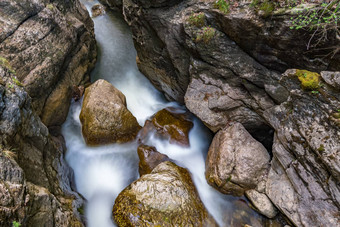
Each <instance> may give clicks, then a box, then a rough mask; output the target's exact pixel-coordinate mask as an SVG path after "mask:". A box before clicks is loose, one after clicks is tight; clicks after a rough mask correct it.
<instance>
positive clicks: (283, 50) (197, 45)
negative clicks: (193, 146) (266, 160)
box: [102, 0, 340, 226]
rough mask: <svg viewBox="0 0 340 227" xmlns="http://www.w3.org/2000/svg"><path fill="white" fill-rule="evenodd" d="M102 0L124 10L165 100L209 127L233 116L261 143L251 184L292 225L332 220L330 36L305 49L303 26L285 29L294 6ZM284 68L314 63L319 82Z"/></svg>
mask: <svg viewBox="0 0 340 227" xmlns="http://www.w3.org/2000/svg"><path fill="white" fill-rule="evenodd" d="M102 2H103V3H104V4H107V5H109V6H111V7H118V8H119V9H120V10H121V11H122V13H123V15H124V17H125V20H126V21H127V23H128V24H129V25H130V27H131V30H132V32H133V38H134V43H135V47H136V49H137V55H138V58H137V63H138V66H139V69H140V71H141V72H143V73H144V75H146V76H147V77H148V78H149V79H150V81H151V82H152V83H153V84H154V85H155V86H156V87H157V88H158V89H159V90H161V91H163V92H164V93H165V95H166V96H167V98H168V99H170V100H177V101H179V102H182V103H185V105H186V107H187V108H188V109H189V110H190V111H191V112H192V113H194V114H195V115H196V116H197V117H198V118H199V119H201V120H202V121H203V123H204V124H205V125H206V126H207V127H208V128H210V129H211V130H212V131H213V132H218V131H219V130H221V129H223V128H224V127H226V125H227V124H228V123H229V122H233V121H236V122H240V123H242V124H243V125H244V127H245V128H246V129H247V130H248V131H249V132H250V133H251V134H252V135H253V136H254V137H255V138H256V139H257V140H259V141H261V142H262V143H263V144H264V145H265V147H266V148H267V149H268V150H269V151H270V152H271V161H270V167H269V170H268V171H269V173H268V176H267V178H266V180H265V183H264V185H263V186H262V187H261V188H257V190H259V192H261V193H264V194H266V195H267V196H268V198H269V199H270V200H271V202H272V203H273V204H274V205H275V206H276V207H277V208H278V209H279V210H280V211H281V212H282V213H284V214H285V215H286V216H287V217H288V218H289V219H290V220H291V221H292V223H293V224H294V225H296V226H315V225H317V226H334V225H336V223H339V216H338V211H339V208H340V203H339V199H338V198H339V192H340V185H339V183H338V182H339V177H340V156H339V152H340V140H339V138H340V135H339V114H338V111H339V107H340V102H339V101H340V97H339V89H340V87H339V84H340V75H339V72H336V71H339V69H340V68H339V65H340V64H339V62H340V55H339V53H336V54H335V55H334V56H331V55H329V52H327V48H332V47H334V46H339V40H338V39H337V38H336V36H330V37H329V40H328V42H326V43H321V44H320V47H319V48H316V49H311V50H310V51H306V43H307V42H308V40H309V37H310V35H311V34H310V33H308V32H306V31H302V30H292V29H290V28H289V27H290V26H291V24H290V21H291V19H290V17H291V16H292V13H293V12H294V10H296V9H294V8H293V9H288V8H287V9H284V10H282V9H279V10H274V11H273V12H271V14H270V15H264V14H263V12H262V13H261V12H260V11H259V10H258V9H256V7H255V8H254V7H252V6H250V3H251V2H250V1H242V2H239V4H231V5H230V8H229V11H228V12H227V13H225V12H222V11H221V10H219V9H215V7H214V2H215V1H198V0H187V1H178V0H177V1H176V0H174V1H162V0H155V1H143V0H123V1H110V0H105V1H104V0H103V1H102ZM328 50H329V49H328ZM291 68H295V69H307V70H310V71H315V72H319V73H320V72H321V75H319V74H315V75H316V77H315V78H316V80H317V81H318V84H317V86H316V87H308V86H305V84H304V83H305V82H306V81H305V80H304V78H309V76H310V74H309V73H310V72H308V71H301V70H295V69H291ZM288 69H289V70H288ZM311 75H314V74H311ZM311 78H312V77H311ZM313 78H314V77H313ZM319 81H320V83H319ZM273 133H274V136H273ZM268 139H269V141H268ZM231 181H232V179H231Z"/></svg>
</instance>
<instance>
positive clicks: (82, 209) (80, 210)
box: [77, 205, 85, 215]
mask: <svg viewBox="0 0 340 227" xmlns="http://www.w3.org/2000/svg"><path fill="white" fill-rule="evenodd" d="M77 211H78V212H79V214H81V215H84V214H85V212H84V205H82V206H81V207H78V209H77Z"/></svg>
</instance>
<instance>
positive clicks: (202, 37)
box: [196, 26, 216, 43]
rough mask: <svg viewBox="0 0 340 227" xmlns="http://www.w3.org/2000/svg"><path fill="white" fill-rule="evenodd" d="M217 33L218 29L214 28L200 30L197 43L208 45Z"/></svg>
mask: <svg viewBox="0 0 340 227" xmlns="http://www.w3.org/2000/svg"><path fill="white" fill-rule="evenodd" d="M215 33H216V29H215V28H212V27H210V26H209V27H203V28H202V29H201V30H199V31H198V32H197V34H196V42H202V41H203V42H204V43H208V42H209V41H210V40H211V39H212V38H213V37H214V36H215Z"/></svg>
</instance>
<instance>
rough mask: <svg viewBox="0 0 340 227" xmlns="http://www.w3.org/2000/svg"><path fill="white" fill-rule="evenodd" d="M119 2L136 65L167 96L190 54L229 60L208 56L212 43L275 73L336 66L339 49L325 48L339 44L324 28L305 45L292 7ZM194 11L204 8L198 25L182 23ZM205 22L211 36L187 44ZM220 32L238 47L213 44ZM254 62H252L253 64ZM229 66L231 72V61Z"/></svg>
mask: <svg viewBox="0 0 340 227" xmlns="http://www.w3.org/2000/svg"><path fill="white" fill-rule="evenodd" d="M103 1H105V2H107V3H108V5H111V6H113V7H114V6H116V5H117V3H116V2H117V0H103ZM119 2H120V3H119V8H122V11H123V12H124V18H125V20H126V21H127V22H128V24H129V25H130V27H131V30H132V33H133V37H134V42H135V47H136V49H137V54H138V57H139V59H140V64H138V67H139V69H140V70H141V72H142V73H143V74H144V75H146V76H147V77H148V78H149V79H150V81H151V82H152V83H153V84H154V85H155V86H156V87H157V88H158V89H159V90H161V91H163V92H164V93H165V94H166V96H167V98H169V99H171V100H174V99H175V100H177V101H180V102H183V96H184V94H185V91H186V87H187V86H188V83H189V82H190V79H191V78H192V76H191V74H190V72H189V70H190V68H191V66H193V65H194V64H192V60H205V59H206V58H207V57H209V58H211V60H212V61H214V66H216V68H219V65H222V66H223V65H224V64H227V63H228V62H229V61H228V60H227V59H223V58H214V56H213V55H214V54H216V49H217V53H219V52H222V55H232V59H233V60H232V62H238V63H241V64H242V63H243V62H242V61H239V60H240V58H239V55H238V53H245V54H246V55H247V56H249V57H250V58H252V59H253V60H254V62H256V63H260V65H262V66H265V67H266V68H268V69H270V70H272V71H279V72H280V73H282V72H284V71H285V70H286V69H288V68H301V69H307V70H311V71H318V72H319V71H322V70H330V71H332V70H340V66H339V64H338V62H339V59H340V54H339V52H337V53H336V54H335V55H334V56H333V57H331V56H332V54H330V52H331V51H330V50H333V49H334V47H336V46H338V44H339V43H338V42H339V41H338V39H337V38H336V36H335V34H329V40H328V41H327V42H320V43H319V48H310V49H309V50H308V51H307V49H306V45H307V43H308V41H309V40H310V36H311V33H310V32H308V31H305V30H302V29H298V30H296V29H290V26H291V17H295V15H296V13H295V12H294V11H293V10H289V9H288V7H287V9H283V8H282V9H277V11H275V10H274V11H273V12H272V14H271V15H270V16H267V14H265V15H266V16H262V15H261V10H259V7H260V5H261V4H260V3H258V4H257V5H254V4H251V2H250V1H243V2H238V3H237V5H236V4H235V5H234V4H231V6H230V7H231V8H232V10H230V11H229V12H228V13H223V12H221V11H220V10H217V9H215V7H214V6H213V4H214V2H213V1H199V0H190V1H185V2H183V1H176V0H174V1H163V0H154V1H144V0H126V1H123V3H121V1H119ZM121 4H122V5H123V6H122V7H121V6H120V5H121ZM198 12H202V13H204V15H205V18H206V20H205V24H204V25H203V26H202V27H195V26H192V25H190V23H188V21H189V20H188V18H189V17H190V16H191V15H193V14H194V13H198ZM188 25H190V26H188ZM209 26H211V27H212V28H213V29H215V30H216V34H215V36H214V37H213V38H211V42H209V43H203V44H202V43H201V44H200V43H197V45H196V43H195V44H194V45H192V43H193V42H195V41H196V40H197V39H196V38H197V37H196V36H197V35H196V34H202V33H204V32H203V28H204V27H209ZM188 27H194V28H193V29H191V30H192V31H193V32H188V29H187V28H188ZM244 31H246V32H244ZM220 34H225V37H228V38H224V37H223V39H226V40H225V41H227V40H230V41H231V42H232V43H233V46H235V47H238V48H239V52H238V53H229V52H228V51H225V49H224V48H221V49H220V50H219V49H218V48H219V45H220V44H219V42H216V43H215V42H214V40H215V39H216V38H218V39H219V38H220V37H219V36H220ZM245 34H246V35H245ZM315 40H316V39H315ZM312 41H314V40H312ZM314 44H315V43H314ZM207 45H209V48H205V49H206V51H205V53H203V54H202V52H201V50H200V48H201V47H200V46H207ZM332 47H333V49H332ZM206 53H208V55H205V54H206ZM212 53H213V54H212ZM320 56H324V57H320ZM246 64H247V65H248V62H246ZM217 65H218V66H217ZM248 66H253V65H251V64H250V65H248ZM254 68H257V66H256V64H255V65H254ZM230 69H231V70H232V71H235V72H237V70H235V69H237V67H233V68H230ZM239 69H243V67H239ZM211 74H212V75H213V73H211ZM236 74H237V73H236ZM215 75H216V74H215ZM220 75H222V74H219V76H220Z"/></svg>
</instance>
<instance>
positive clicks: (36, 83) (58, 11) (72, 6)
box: [0, 0, 97, 127]
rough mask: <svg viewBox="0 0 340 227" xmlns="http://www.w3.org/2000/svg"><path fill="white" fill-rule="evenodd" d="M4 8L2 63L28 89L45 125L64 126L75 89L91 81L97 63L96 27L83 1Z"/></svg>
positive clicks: (31, 1) (8, 1)
mask: <svg viewBox="0 0 340 227" xmlns="http://www.w3.org/2000/svg"><path fill="white" fill-rule="evenodd" d="M1 3H2V10H1V15H0V21H2V23H1V28H2V31H1V34H0V52H1V58H2V59H6V61H7V62H8V64H9V65H10V68H11V70H12V71H13V72H14V73H15V75H16V76H17V78H18V81H19V82H20V83H22V85H23V86H24V87H25V89H26V91H27V92H28V94H29V96H30V97H31V98H32V106H33V109H34V111H35V112H36V113H37V114H38V115H39V116H40V117H41V119H42V121H43V123H44V124H45V125H46V126H47V127H49V126H60V125H61V124H62V123H63V122H64V121H65V119H66V116H67V113H68V108H69V105H70V101H71V91H72V86H73V85H75V86H78V85H81V84H84V83H85V82H86V81H87V80H89V73H90V71H91V70H92V68H93V66H94V64H95V61H96V54H97V53H96V41H95V37H94V28H93V22H92V21H91V18H90V17H89V15H88V12H87V11H86V9H85V7H84V6H83V5H82V4H81V3H80V2H79V1H78V0H76V1H67V2H65V1H62V0H56V1H53V3H47V2H46V1H42V0H37V1H36V0H25V1H12V0H3V1H2V2H1Z"/></svg>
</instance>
